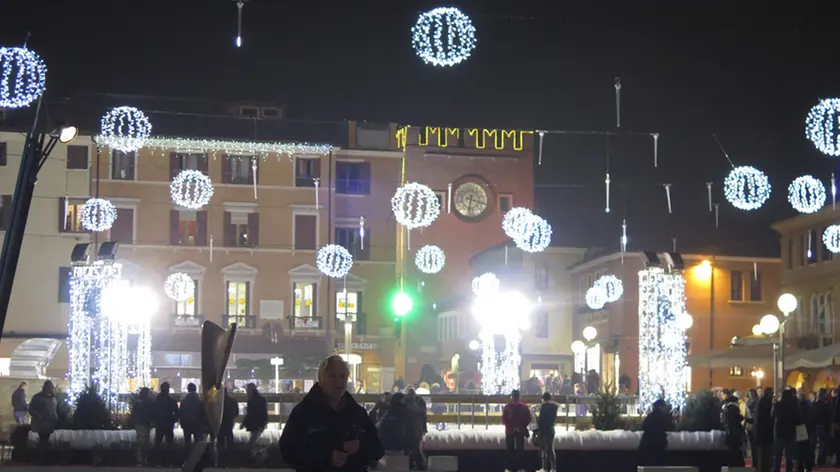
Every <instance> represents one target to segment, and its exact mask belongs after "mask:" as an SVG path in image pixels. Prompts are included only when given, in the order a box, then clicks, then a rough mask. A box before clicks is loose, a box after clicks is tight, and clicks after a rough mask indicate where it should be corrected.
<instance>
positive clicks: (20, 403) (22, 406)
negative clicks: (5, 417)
mask: <svg viewBox="0 0 840 472" xmlns="http://www.w3.org/2000/svg"><path fill="white" fill-rule="evenodd" d="M28 385H29V384H28V383H26V382H21V383H20V386H19V387H18V388H17V390H15V391H14V393H12V411H13V412H14V414H15V422H16V423H17V424H26V412H27V410H29V404H28V403H26V387H27V386H28Z"/></svg>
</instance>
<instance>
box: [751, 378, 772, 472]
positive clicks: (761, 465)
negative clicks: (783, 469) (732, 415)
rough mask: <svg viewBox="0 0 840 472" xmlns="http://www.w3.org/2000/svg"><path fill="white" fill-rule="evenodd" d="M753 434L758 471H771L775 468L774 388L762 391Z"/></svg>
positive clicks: (754, 461)
mask: <svg viewBox="0 0 840 472" xmlns="http://www.w3.org/2000/svg"><path fill="white" fill-rule="evenodd" d="M753 436H754V439H755V445H756V450H757V452H758V454H757V455H758V457H753V467H755V469H756V472H770V470H771V469H772V468H773V389H772V388H770V387H767V388H765V389H764V390H763V391H762V394H761V396H760V397H759V399H758V404H757V406H756V408H755V417H754V418H753Z"/></svg>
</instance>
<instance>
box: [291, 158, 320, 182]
mask: <svg viewBox="0 0 840 472" xmlns="http://www.w3.org/2000/svg"><path fill="white" fill-rule="evenodd" d="M320 178H321V158H320V157H315V158H306V157H297V158H295V187H314V186H315V179H320Z"/></svg>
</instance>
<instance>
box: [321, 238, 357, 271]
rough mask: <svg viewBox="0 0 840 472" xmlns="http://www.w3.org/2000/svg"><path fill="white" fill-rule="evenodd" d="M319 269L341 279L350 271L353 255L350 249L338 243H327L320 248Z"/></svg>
mask: <svg viewBox="0 0 840 472" xmlns="http://www.w3.org/2000/svg"><path fill="white" fill-rule="evenodd" d="M316 262H317V265H318V270H320V271H321V272H323V273H324V274H326V275H327V277H332V278H334V279H340V278H342V277H344V276H345V275H347V274H349V273H350V269H351V268H352V267H353V256H351V255H350V251H348V250H347V249H345V248H344V246H339V245H338V244H327V245H326V246H324V247H322V248H321V249H319V250H318V256H317V259H316Z"/></svg>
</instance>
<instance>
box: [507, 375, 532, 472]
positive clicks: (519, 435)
mask: <svg viewBox="0 0 840 472" xmlns="http://www.w3.org/2000/svg"><path fill="white" fill-rule="evenodd" d="M502 423H504V425H505V449H506V452H507V468H506V469H505V470H506V472H518V471H523V470H524V468H523V465H522V455H523V452H524V450H525V439H527V438H528V437H529V436H530V433H529V432H528V425H529V424H531V409H530V408H528V405H526V404H525V403H524V402H523V401H522V400H521V399H520V395H519V390H514V391H513V392H511V394H510V401H509V402H508V404H507V405H505V408H504V409H503V410H502Z"/></svg>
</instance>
